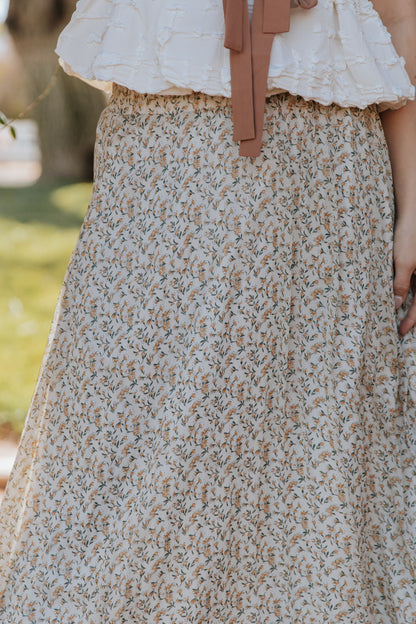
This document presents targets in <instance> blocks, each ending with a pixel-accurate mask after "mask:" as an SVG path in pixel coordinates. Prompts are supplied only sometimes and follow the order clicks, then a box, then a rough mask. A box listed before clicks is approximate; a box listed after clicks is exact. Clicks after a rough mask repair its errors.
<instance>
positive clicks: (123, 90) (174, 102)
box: [111, 83, 231, 110]
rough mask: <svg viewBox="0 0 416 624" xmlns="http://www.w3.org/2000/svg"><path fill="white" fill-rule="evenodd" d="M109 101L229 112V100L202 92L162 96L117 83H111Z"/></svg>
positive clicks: (164, 107)
mask: <svg viewBox="0 0 416 624" xmlns="http://www.w3.org/2000/svg"><path fill="white" fill-rule="evenodd" d="M111 101H113V102H120V103H121V102H122V103H123V105H124V106H129V105H131V106H133V107H138V106H145V107H146V106H150V107H152V108H154V109H157V108H159V106H160V108H161V109H163V110H166V108H170V107H172V108H175V107H178V106H180V107H181V108H182V107H185V108H187V107H189V108H193V109H197V108H201V109H207V108H214V109H215V108H218V107H220V108H229V109H230V110H231V98H228V97H226V96H223V95H209V94H208V93H203V92H202V91H192V93H189V94H184V95H162V94H160V93H139V92H138V91H133V90H132V89H129V88H127V87H123V86H122V85H119V84H117V83H113V90H112V94H111Z"/></svg>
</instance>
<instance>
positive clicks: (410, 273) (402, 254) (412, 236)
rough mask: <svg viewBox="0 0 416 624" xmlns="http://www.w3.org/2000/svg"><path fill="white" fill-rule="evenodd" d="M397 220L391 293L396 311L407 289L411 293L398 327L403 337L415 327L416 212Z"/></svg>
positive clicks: (406, 293) (404, 297)
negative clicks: (409, 304)
mask: <svg viewBox="0 0 416 624" xmlns="http://www.w3.org/2000/svg"><path fill="white" fill-rule="evenodd" d="M409 214H410V216H406V217H403V219H400V218H399V219H398V220H397V221H396V224H395V229H394V242H393V259H394V282H393V291H394V299H395V302H396V309H397V308H399V307H400V306H401V305H402V303H403V302H404V301H405V299H406V297H407V295H408V292H409V289H411V290H412V292H413V302H412V305H411V307H410V309H409V311H408V313H407V314H406V316H405V317H404V319H403V320H402V322H401V323H400V325H399V333H400V334H401V335H402V336H404V335H405V334H406V333H407V332H408V331H409V330H410V329H411V328H412V327H414V326H415V325H416V297H415V296H414V295H415V287H416V275H415V271H416V211H415V213H414V216H413V215H412V214H411V213H409Z"/></svg>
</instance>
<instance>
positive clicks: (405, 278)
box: [393, 262, 413, 310]
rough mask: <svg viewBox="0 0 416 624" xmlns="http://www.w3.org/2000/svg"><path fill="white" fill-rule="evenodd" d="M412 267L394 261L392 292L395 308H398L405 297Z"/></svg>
mask: <svg viewBox="0 0 416 624" xmlns="http://www.w3.org/2000/svg"><path fill="white" fill-rule="evenodd" d="M412 272H413V267H411V266H406V265H404V264H401V263H399V262H395V265H394V273H395V274H394V282H393V292H394V302H395V306H396V310H397V308H400V306H401V305H402V303H403V301H404V300H405V299H406V297H407V293H408V292H409V288H410V278H411V276H412Z"/></svg>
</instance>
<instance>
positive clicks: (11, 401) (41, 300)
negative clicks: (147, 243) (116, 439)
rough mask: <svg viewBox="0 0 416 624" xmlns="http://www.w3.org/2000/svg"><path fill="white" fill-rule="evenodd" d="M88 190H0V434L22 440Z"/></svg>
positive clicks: (72, 186) (74, 186) (88, 187)
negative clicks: (1, 431) (8, 432)
mask: <svg viewBox="0 0 416 624" xmlns="http://www.w3.org/2000/svg"><path fill="white" fill-rule="evenodd" d="M90 195H91V184H88V183H82V184H70V185H65V186H57V185H47V184H41V183H38V184H36V185H34V186H32V187H26V188H19V189H15V188H14V189H0V292H1V297H0V427H1V428H2V429H6V430H7V429H8V428H11V429H12V430H13V431H14V432H15V433H16V434H18V435H19V434H20V433H21V431H22V428H23V424H24V420H25V417H26V413H27V409H28V406H29V402H30V399H31V396H32V393H33V390H34V387H35V383H36V379H37V376H38V373H39V368H40V364H41V360H42V355H43V351H44V349H45V346H46V342H47V338H48V333H49V328H50V324H51V321H52V317H53V312H54V309H55V305H56V301H57V298H58V294H59V290H60V288H61V285H62V281H63V278H64V275H65V270H66V266H67V264H68V261H69V258H70V255H71V253H72V250H73V248H74V245H75V243H76V240H77V237H78V234H79V230H80V227H81V224H82V221H83V218H84V215H85V212H86V209H87V206H88V202H89V198H90Z"/></svg>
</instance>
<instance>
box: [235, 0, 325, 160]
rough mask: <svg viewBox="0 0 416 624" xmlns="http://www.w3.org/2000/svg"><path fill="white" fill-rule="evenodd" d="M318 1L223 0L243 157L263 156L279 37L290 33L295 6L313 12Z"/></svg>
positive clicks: (237, 124)
mask: <svg viewBox="0 0 416 624" xmlns="http://www.w3.org/2000/svg"><path fill="white" fill-rule="evenodd" d="M316 4H317V0H254V8H253V16H252V20H251V28H250V18H249V12H248V4H247V0H223V8H224V21H225V36H224V46H225V47H226V48H228V49H229V50H230V69H231V99H232V119H233V126H234V131H233V140H234V141H240V149H239V154H240V156H251V157H255V156H258V155H259V154H260V150H261V141H262V134H263V117H264V107H265V100H266V91H267V78H268V73H269V64H270V53H271V49H272V44H273V39H274V36H275V35H276V34H277V33H283V32H287V31H288V30H289V24H290V8H291V6H293V5H296V6H303V8H312V6H315V5H316Z"/></svg>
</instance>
